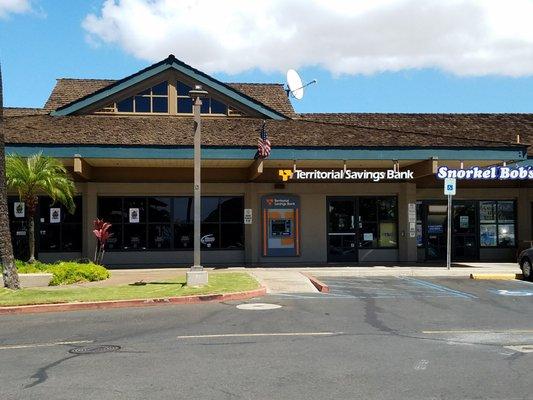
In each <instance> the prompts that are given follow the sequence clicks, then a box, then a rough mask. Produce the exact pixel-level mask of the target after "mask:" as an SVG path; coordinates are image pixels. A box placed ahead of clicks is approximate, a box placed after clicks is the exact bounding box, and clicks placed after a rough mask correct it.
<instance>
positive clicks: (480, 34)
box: [0, 0, 533, 76]
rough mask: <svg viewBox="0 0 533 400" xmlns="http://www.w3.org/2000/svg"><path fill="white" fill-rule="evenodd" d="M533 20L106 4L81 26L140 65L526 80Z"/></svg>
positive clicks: (378, 4) (369, 9) (465, 0)
mask: <svg viewBox="0 0 533 400" xmlns="http://www.w3.org/2000/svg"><path fill="white" fill-rule="evenodd" d="M2 1H4V2H5V0H0V4H2ZM0 9H1V6H0ZM532 15H533V0H505V1H503V0H253V1H252V0H106V1H105V2H104V3H103V5H102V8H101V10H100V12H99V13H98V14H90V15H88V16H87V17H86V18H85V20H84V21H83V27H84V28H85V30H86V31H87V32H88V37H89V38H90V40H91V41H96V42H102V43H107V44H114V45H117V46H119V47H121V48H122V49H124V50H125V51H126V52H127V53H130V54H132V55H134V56H135V57H138V58H140V59H144V60H148V61H157V60H160V59H162V58H164V57H166V56H167V55H168V54H169V53H173V54H175V55H176V57H177V58H179V59H182V60H183V61H185V62H187V63H190V64H191V65H193V66H195V67H198V68H200V69H202V70H204V71H206V72H227V73H238V72H242V71H245V70H249V69H252V68H260V69H262V70H265V71H284V70H286V69H287V68H289V67H292V68H299V67H303V66H313V65H316V66H320V67H323V68H325V69H327V70H329V71H331V72H332V73H334V74H360V73H362V74H371V73H376V72H383V71H400V70H405V69H412V68H438V69H441V70H444V71H447V72H451V73H453V74H457V75H473V76H479V75H488V74H496V75H507V76H523V75H531V74H533V22H532V20H531V16H532Z"/></svg>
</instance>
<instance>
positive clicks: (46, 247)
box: [39, 224, 61, 252]
mask: <svg viewBox="0 0 533 400" xmlns="http://www.w3.org/2000/svg"><path fill="white" fill-rule="evenodd" d="M39 250H40V251H52V252H56V251H61V227H60V225H59V224H41V226H40V229H39Z"/></svg>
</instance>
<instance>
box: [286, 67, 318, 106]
mask: <svg viewBox="0 0 533 400" xmlns="http://www.w3.org/2000/svg"><path fill="white" fill-rule="evenodd" d="M316 82H317V80H316V79H313V80H312V81H311V82H309V83H306V84H305V85H304V84H303V83H302V78H300V75H299V74H298V72H296V71H295V70H294V69H289V70H288V71H287V87H288V89H287V96H289V95H291V94H292V96H293V97H294V98H295V99H297V100H301V99H303V97H304V88H305V87H306V86H309V85H311V84H313V83H316Z"/></svg>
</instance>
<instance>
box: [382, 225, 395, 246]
mask: <svg viewBox="0 0 533 400" xmlns="http://www.w3.org/2000/svg"><path fill="white" fill-rule="evenodd" d="M379 246H380V247H394V246H396V223H395V222H381V223H380V224H379Z"/></svg>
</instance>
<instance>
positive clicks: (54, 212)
mask: <svg viewBox="0 0 533 400" xmlns="http://www.w3.org/2000/svg"><path fill="white" fill-rule="evenodd" d="M60 222H61V209H60V208H58V207H51V208H50V223H51V224H59V223H60Z"/></svg>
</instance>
